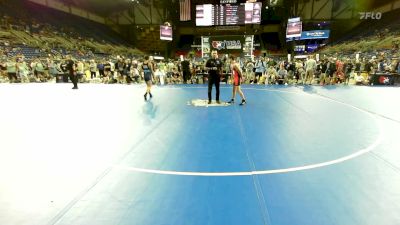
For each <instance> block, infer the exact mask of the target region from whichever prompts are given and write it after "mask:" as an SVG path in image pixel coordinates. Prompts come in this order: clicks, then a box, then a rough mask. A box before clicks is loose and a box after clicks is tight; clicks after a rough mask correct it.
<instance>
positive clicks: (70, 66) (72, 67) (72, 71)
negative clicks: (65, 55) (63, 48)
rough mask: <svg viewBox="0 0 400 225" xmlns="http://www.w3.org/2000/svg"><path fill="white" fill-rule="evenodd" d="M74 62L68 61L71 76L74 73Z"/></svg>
mask: <svg viewBox="0 0 400 225" xmlns="http://www.w3.org/2000/svg"><path fill="white" fill-rule="evenodd" d="M74 64H75V63H74V61H73V60H72V59H69V60H67V68H66V69H67V71H68V72H69V74H73V73H74Z"/></svg>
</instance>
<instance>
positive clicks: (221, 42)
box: [210, 35, 245, 54]
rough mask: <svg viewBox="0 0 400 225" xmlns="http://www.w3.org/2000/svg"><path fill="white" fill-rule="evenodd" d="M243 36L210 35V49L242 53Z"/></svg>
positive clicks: (219, 51) (223, 52) (221, 52)
mask: <svg viewBox="0 0 400 225" xmlns="http://www.w3.org/2000/svg"><path fill="white" fill-rule="evenodd" d="M244 41H245V38H244V36H242V35H240V36H239V35H238V36H211V37H210V45H211V51H212V50H217V51H218V53H220V54H230V53H242V52H243V47H244Z"/></svg>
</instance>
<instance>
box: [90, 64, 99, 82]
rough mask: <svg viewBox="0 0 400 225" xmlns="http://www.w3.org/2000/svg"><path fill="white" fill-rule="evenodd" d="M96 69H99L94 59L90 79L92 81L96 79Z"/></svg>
mask: <svg viewBox="0 0 400 225" xmlns="http://www.w3.org/2000/svg"><path fill="white" fill-rule="evenodd" d="M96 68H97V64H96V61H94V59H92V60H90V64H89V70H90V79H92V80H93V79H94V78H96Z"/></svg>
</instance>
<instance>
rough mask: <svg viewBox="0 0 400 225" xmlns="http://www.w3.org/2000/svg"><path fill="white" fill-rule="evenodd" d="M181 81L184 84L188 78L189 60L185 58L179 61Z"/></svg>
mask: <svg viewBox="0 0 400 225" xmlns="http://www.w3.org/2000/svg"><path fill="white" fill-rule="evenodd" d="M181 68H182V77H183V83H184V84H186V83H187V80H188V79H190V62H189V60H187V59H186V58H185V59H184V60H183V61H182V62H181Z"/></svg>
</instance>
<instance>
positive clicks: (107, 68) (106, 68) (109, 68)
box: [104, 63, 111, 72]
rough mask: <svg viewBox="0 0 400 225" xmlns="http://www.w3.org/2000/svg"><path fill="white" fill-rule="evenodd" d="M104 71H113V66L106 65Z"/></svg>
mask: <svg viewBox="0 0 400 225" xmlns="http://www.w3.org/2000/svg"><path fill="white" fill-rule="evenodd" d="M104 71H108V72H109V71H111V65H110V63H104Z"/></svg>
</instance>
